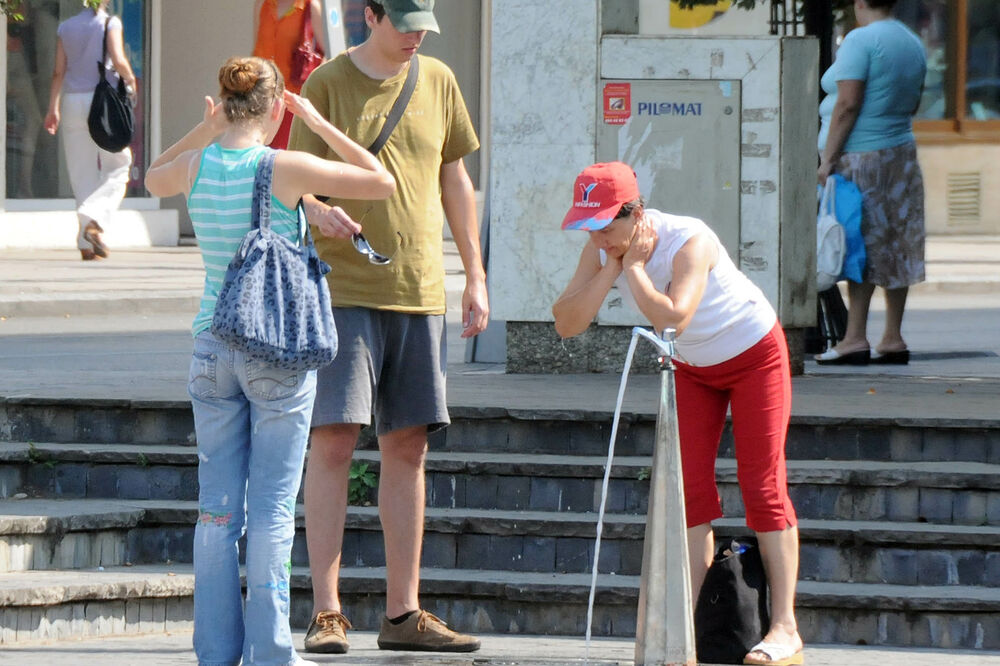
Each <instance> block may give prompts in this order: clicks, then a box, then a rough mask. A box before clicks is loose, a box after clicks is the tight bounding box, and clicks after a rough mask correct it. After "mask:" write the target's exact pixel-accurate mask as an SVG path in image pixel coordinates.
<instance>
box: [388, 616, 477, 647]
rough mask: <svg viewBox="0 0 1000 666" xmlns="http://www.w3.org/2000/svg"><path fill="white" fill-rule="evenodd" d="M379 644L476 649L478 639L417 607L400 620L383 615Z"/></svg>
mask: <svg viewBox="0 0 1000 666" xmlns="http://www.w3.org/2000/svg"><path fill="white" fill-rule="evenodd" d="M378 646H379V648H381V649H383V650H416V651H422V652H475V651H476V650H478V649H479V639H478V638H475V637H473V636H467V635H465V634H459V633H456V632H454V631H452V630H451V629H449V628H448V625H446V624H445V623H444V622H442V621H441V620H440V618H437V617H435V616H434V615H433V614H431V613H428V612H427V611H425V610H419V611H417V612H416V613H414V614H413V615H411V616H410V617H408V618H406V620H405V621H403V622H401V623H400V624H393V623H392V622H390V621H389V618H387V617H383V618H382V630H381V631H380V632H379V634H378Z"/></svg>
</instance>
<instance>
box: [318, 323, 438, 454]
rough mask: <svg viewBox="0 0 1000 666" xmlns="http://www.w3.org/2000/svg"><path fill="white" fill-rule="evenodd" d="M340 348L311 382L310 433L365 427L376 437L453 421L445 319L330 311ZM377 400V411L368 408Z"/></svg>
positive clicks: (431, 427) (433, 428) (371, 407)
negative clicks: (447, 387) (341, 425)
mask: <svg viewBox="0 0 1000 666" xmlns="http://www.w3.org/2000/svg"><path fill="white" fill-rule="evenodd" d="M333 318H334V320H336V322H337V336H338V338H339V341H340V342H339V347H338V350H337V357H336V358H335V359H334V360H333V363H331V364H330V365H328V366H326V367H325V368H320V370H319V372H318V374H317V377H316V403H315V405H314V406H313V415H312V427H314V428H315V427H318V426H324V425H332V424H339V423H360V424H362V425H368V424H369V423H371V422H372V414H373V413H374V415H375V432H376V433H377V434H379V435H383V434H385V433H387V432H392V431H393V430H399V429H400V428H408V427H411V426H417V425H426V426H427V430H428V432H434V431H436V430H440V429H441V428H444V427H445V426H446V425H448V424H449V423H450V422H451V421H450V420H449V419H448V406H447V403H446V401H445V371H446V367H447V358H446V352H445V350H446V346H445V345H446V343H445V326H444V315H421V314H407V313H405V312H394V311H391V310H372V309H370V308H333ZM373 397H374V409H373V404H372V402H373V400H372V398H373Z"/></svg>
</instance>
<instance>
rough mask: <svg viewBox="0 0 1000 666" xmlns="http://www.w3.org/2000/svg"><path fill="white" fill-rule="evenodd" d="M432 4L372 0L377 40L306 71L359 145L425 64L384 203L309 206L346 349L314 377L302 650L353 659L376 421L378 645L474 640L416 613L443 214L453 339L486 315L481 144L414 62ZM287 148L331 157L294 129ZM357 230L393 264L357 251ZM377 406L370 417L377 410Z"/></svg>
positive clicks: (438, 380) (440, 316)
mask: <svg viewBox="0 0 1000 666" xmlns="http://www.w3.org/2000/svg"><path fill="white" fill-rule="evenodd" d="M433 4H434V3H433V0H367V2H366V7H365V22H366V23H367V25H368V27H369V28H370V30H371V34H370V36H369V38H368V39H367V40H366V41H365V42H364V43H363V44H361V45H360V46H358V47H356V48H353V49H350V50H348V51H347V52H345V53H342V54H340V55H339V56H337V57H336V58H334V59H333V60H332V61H330V62H328V63H326V64H324V65H322V66H321V67H320V68H318V69H317V70H316V71H314V72H313V73H312V75H311V76H310V77H309V79H308V81H306V84H305V86H304V87H303V89H302V94H303V96H304V97H306V98H308V99H309V100H310V101H311V102H312V103H313V105H314V106H315V107H316V109H317V110H318V111H319V112H320V113H322V114H323V115H325V116H326V117H327V118H329V119H330V122H332V123H333V124H334V125H336V126H337V127H339V128H340V129H341V130H343V131H344V132H345V133H346V134H347V135H348V136H349V137H351V138H352V139H353V140H355V141H357V142H358V143H360V144H361V145H364V146H368V145H371V144H372V142H373V141H374V140H375V137H376V136H378V134H379V132H380V131H381V129H382V125H383V124H384V122H385V117H386V115H387V114H388V113H389V110H390V109H391V108H392V105H393V102H395V100H396V98H397V97H398V96H399V92H400V90H401V89H402V87H403V82H404V81H405V79H406V75H407V73H408V71H409V67H410V66H411V65H410V63H411V59H412V58H419V76H418V78H417V84H416V88H415V89H414V91H413V96H412V98H411V99H410V101H409V104H408V105H407V106H406V111H405V113H404V115H403V116H402V118H401V119H400V121H399V124H398V125H397V126H396V128H395V129H394V130H393V132H392V134H391V136H390V138H389V140H388V142H387V143H386V145H385V146H384V147H383V148H382V150H381V151H380V152H379V153H378V158H379V160H381V161H382V163H383V164H384V165H385V166H386V168H387V169H388V170H389V171H390V172H391V173H392V174H393V176H394V177H395V178H396V184H397V185H396V193H395V194H394V195H393V196H392V197H391V198H389V199H386V200H382V201H358V200H337V201H331V202H330V203H331V204H334V205H333V206H327V205H325V204H323V203H320V202H318V201H316V200H315V199H313V198H312V197H307V200H306V210H307V214H308V217H309V220H310V222H311V223H312V224H313V225H316V226H317V227H318V228H319V230H320V231H321V232H322V234H321V235H317V237H316V246H317V249H318V251H319V254H320V256H321V257H323V258H324V259H325V260H326V261H327V262H328V263H329V264H330V265H331V267H332V271H331V272H330V274H329V276H328V280H329V282H330V293H331V297H332V299H333V306H334V317H335V318H336V321H337V329H338V333H339V336H340V350H339V352H338V354H337V358H336V359H335V360H334V362H333V364H332V365H330V366H329V367H327V368H323V369H321V370H320V371H319V374H318V386H317V396H316V404H315V407H314V410H313V421H312V424H313V429H312V436H311V450H310V455H309V463H308V466H307V469H306V487H305V503H306V540H307V544H308V547H309V566H310V570H311V573H312V581H313V621H312V624H311V625H310V627H309V631H308V633H307V635H306V644H305V648H306V650H307V651H310V652H346V651H347V648H348V641H347V638H346V631H345V630H346V629H348V628H350V623H349V622H348V620H347V618H346V617H344V615H343V614H342V613H341V605H340V598H339V596H338V593H337V583H338V580H339V568H340V554H341V546H342V544H343V532H344V522H345V516H346V503H347V487H348V473H349V471H350V464H351V457H352V455H353V452H354V447H355V444H356V442H357V438H358V434H359V431H360V428H361V426H362V425H364V424H368V423H369V422H370V419H371V414H372V413H373V412H374V415H375V427H376V433H377V434H378V439H379V449H380V451H381V455H382V462H381V468H380V470H381V471H380V480H379V498H378V506H379V515H380V518H381V521H382V527H383V534H384V539H385V551H386V587H387V594H386V617H384V618H383V620H382V628H381V632H380V634H379V639H378V643H379V647H381V648H383V649H400V650H407V649H419V650H427V649H431V650H441V651H458V652H468V651H473V650H476V649H478V648H479V641H478V640H477V639H475V638H473V637H471V636H464V635H461V634H457V633H455V632H453V631H451V630H450V629H448V628H447V627H446V626H445V625H444V623H443V622H441V621H440V620H438V619H437V618H435V617H434V616H433V615H431V614H429V613H426V612H425V611H422V610H420V606H419V601H418V589H419V567H420V549H421V543H422V540H423V522H424V466H423V464H424V456H425V454H426V451H427V434H428V432H433V431H434V430H437V429H440V428H443V427H444V426H446V425H447V424H448V412H447V407H446V404H445V365H446V360H445V344H444V312H445V289H444V266H443V256H442V255H443V252H442V223H443V218H444V217H445V216H446V217H447V219H448V223H449V226H450V227H451V231H452V236H453V237H454V239H455V243H456V245H457V247H458V251H459V254H460V256H461V258H462V263H463V265H464V267H465V274H466V286H465V292H464V293H463V296H462V325H463V332H462V337H470V336H473V335H477V334H478V333H480V332H482V331H483V330H484V329H485V328H486V323H487V319H488V315H489V305H488V302H487V295H486V277H485V271H484V270H483V266H482V259H481V256H480V251H479V230H478V224H477V219H476V204H475V195H474V191H473V188H472V182H471V181H470V179H469V176H468V174H467V173H466V171H465V167H464V165H463V163H462V158H463V156H465V155H467V154H469V153H471V152H473V151H475V150H476V149H477V148H478V147H479V141H478V140H477V139H476V135H475V131H474V130H473V127H472V123H471V122H470V120H469V114H468V111H467V110H466V108H465V102H464V100H463V99H462V94H461V92H460V91H459V88H458V85H457V83H456V81H455V77H454V75H453V74H452V72H451V70H450V69H448V67H447V66H446V65H444V64H443V63H442V62H440V61H438V60H435V59H434V58H429V57H426V56H416V51H417V49H418V47H419V46H420V43H421V41H422V40H423V37H424V35H425V34H426V31H427V30H434V31H435V32H437V30H438V28H437V22H436V21H435V19H434V15H433V13H432V12H431V10H432V9H433ZM289 148H291V149H294V150H305V151H308V152H311V153H313V154H316V155H318V156H320V157H325V158H334V159H335V158H336V155H334V154H332V153H331V152H330V149H329V147H328V146H327V145H326V143H325V142H324V141H323V140H322V139H320V138H319V137H318V136H316V135H314V134H312V133H311V132H310V131H309V130H308V129H307V128H306V126H305V125H304V124H302V122H301V121H300V120H298V119H296V121H295V122H294V124H293V126H292V133H291V138H290V141H289ZM362 226H363V228H364V234H365V237H366V238H367V239H368V241H369V243H370V244H371V246H372V247H373V248H374V249H375V250H377V251H378V252H380V253H382V254H385V255H391V256H392V261H391V263H389V264H387V265H377V264H372V263H370V262H369V261H368V258H367V257H366V256H364V255H362V254H360V253H358V252H357V251H355V249H354V248H353V247H352V244H351V240H350V238H351V235H352V234H353V233H356V232H358V231H360V230H361V228H362ZM373 407H374V409H373Z"/></svg>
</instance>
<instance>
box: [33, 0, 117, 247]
mask: <svg viewBox="0 0 1000 666" xmlns="http://www.w3.org/2000/svg"><path fill="white" fill-rule="evenodd" d="M108 2H109V0H83V6H84V7H83V11H81V12H80V13H79V14H77V15H76V16H74V17H73V18H70V19H67V20H65V21H63V22H62V23H60V24H59V30H58V39H57V41H56V64H55V68H54V69H53V71H52V87H51V89H50V93H49V111H48V114H47V115H46V116H45V129H46V130H47V131H48V133H49V134H55V133H56V130H57V129H59V127H60V124H61V125H62V138H63V142H62V143H63V150H64V151H65V154H66V168H67V169H68V170H69V182H70V186H71V187H72V188H73V196H74V197H75V198H76V213H77V217H79V220H80V231H79V233H78V234H77V238H76V246H77V248H79V250H80V256H81V257H82V258H83V259H84V260H85V261H86V260H90V259H94V258H96V257H107V256H108V248H107V246H106V245H105V244H104V240H103V239H102V238H101V232H103V231H104V229H103V227H102V226H101V223H102V222H107V221H108V219H109V218H110V217H111V214H112V213H113V212H114V211H115V210H117V208H118V206H119V204H121V201H122V198H124V196H125V188H126V186H127V185H128V175H129V167H130V166H131V164H132V151H130V150H129V149H128V148H125V149H124V150H122V151H121V152H117V153H110V152H108V151H106V150H102V149H101V148H99V147H98V146H97V144H96V143H94V140H93V139H91V138H90V130H89V129H88V128H87V114H88V113H89V112H90V101H91V98H92V97H93V95H94V88H96V87H97V83H98V81H99V78H98V73H97V67H96V66H95V65H96V64H97V63H98V62H100V61H101V55H102V53H103V48H104V45H103V40H104V30H105V23H106V24H107V34H108V60H107V61H106V62H105V63H104V64H105V67H108V66H109V64H110V66H111V67H113V68H114V70H115V72H117V73H118V76H120V77H121V78H122V79H124V81H125V85H126V86H127V87H128V89H129V90H130V91H134V90H135V74H133V73H132V67H131V66H129V62H128V59H127V58H126V57H125V47H124V42H123V40H122V22H121V19H119V18H118V17H117V16H113V17H111V20H110V21H108V13H107V6H108ZM109 68H110V67H109Z"/></svg>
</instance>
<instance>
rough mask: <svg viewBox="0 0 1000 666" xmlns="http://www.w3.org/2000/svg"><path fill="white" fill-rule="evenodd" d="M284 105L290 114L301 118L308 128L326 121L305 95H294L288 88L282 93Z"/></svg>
mask: <svg viewBox="0 0 1000 666" xmlns="http://www.w3.org/2000/svg"><path fill="white" fill-rule="evenodd" d="M284 99H285V106H287V107H288V110H289V111H291V112H292V115H294V116H296V117H298V118H301V119H302V121H303V122H304V123H305V124H306V126H307V127H309V129H313V128H314V127H316V126H317V125H318V124H320V123H323V122H325V121H326V118H324V117H323V116H321V115H320V114H319V111H317V110H316V107H314V106H313V105H312V102H310V101H309V100H307V99H306V98H305V97H302V96H300V95H296V94H295V93H293V92H290V91H288V90H286V91H285V93H284Z"/></svg>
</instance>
